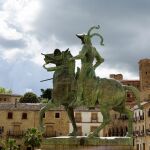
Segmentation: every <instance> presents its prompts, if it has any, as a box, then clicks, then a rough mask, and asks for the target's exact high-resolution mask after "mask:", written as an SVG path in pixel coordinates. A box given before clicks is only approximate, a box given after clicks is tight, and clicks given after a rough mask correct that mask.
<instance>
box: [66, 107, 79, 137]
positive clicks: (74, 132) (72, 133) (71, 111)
mask: <svg viewBox="0 0 150 150" xmlns="http://www.w3.org/2000/svg"><path fill="white" fill-rule="evenodd" d="M65 110H66V111H67V114H68V117H69V119H70V121H71V123H72V127H73V131H72V132H71V133H69V136H76V135H77V125H76V122H75V118H74V109H73V107H68V106H65Z"/></svg>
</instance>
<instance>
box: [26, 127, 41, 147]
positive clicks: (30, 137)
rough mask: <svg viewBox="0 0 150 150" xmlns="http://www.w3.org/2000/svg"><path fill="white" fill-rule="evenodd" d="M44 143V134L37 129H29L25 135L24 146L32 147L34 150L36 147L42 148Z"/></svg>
mask: <svg viewBox="0 0 150 150" xmlns="http://www.w3.org/2000/svg"><path fill="white" fill-rule="evenodd" d="M41 142H42V133H41V132H40V131H38V130H37V129H36V128H29V129H27V131H26V132H25V135H24V144H25V145H26V146H31V147H32V150H34V148H35V147H40V145H41Z"/></svg>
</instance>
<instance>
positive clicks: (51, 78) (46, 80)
mask: <svg viewBox="0 0 150 150" xmlns="http://www.w3.org/2000/svg"><path fill="white" fill-rule="evenodd" d="M52 79H53V78H50V79H45V80H41V81H40V82H44V81H48V80H52Z"/></svg>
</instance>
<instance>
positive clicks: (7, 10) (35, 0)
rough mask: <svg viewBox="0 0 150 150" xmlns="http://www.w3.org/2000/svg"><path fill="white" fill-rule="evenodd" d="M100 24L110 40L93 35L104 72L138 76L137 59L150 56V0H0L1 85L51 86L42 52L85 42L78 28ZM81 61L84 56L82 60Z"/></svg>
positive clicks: (19, 88) (20, 89) (16, 88)
mask: <svg viewBox="0 0 150 150" xmlns="http://www.w3.org/2000/svg"><path fill="white" fill-rule="evenodd" d="M93 25H100V26H101V29H100V30H99V32H100V33H101V35H102V36H103V38H104V44H105V46H103V47H102V46H100V44H99V42H100V41H99V39H98V38H96V37H95V38H93V39H92V41H93V45H94V46H95V47H96V48H97V50H98V51H99V53H100V55H101V56H102V57H103V58H104V59H105V62H104V63H103V64H102V65H101V66H100V67H99V68H98V69H97V70H96V73H97V75H99V76H100V77H107V78H108V77H109V74H111V73H116V74H117V73H122V74H123V75H124V79H138V78H139V68H138V61H139V60H140V59H143V58H150V1H149V0H132V1H131V0H93V1H91V0H0V86H2V87H5V88H9V89H12V90H13V92H14V93H17V94H24V93H25V92H26V91H33V92H35V93H36V94H38V95H40V89H41V88H48V87H52V81H48V82H43V83H40V80H42V79H46V78H51V77H52V74H50V73H48V72H46V70H44V69H43V68H42V65H43V63H44V61H43V57H42V55H41V52H42V53H51V52H53V50H54V49H55V48H59V49H61V50H65V49H67V48H70V51H71V53H72V54H73V55H74V56H75V55H77V54H78V53H79V51H80V50H81V48H82V45H81V41H80V40H79V39H78V38H77V37H76V36H75V34H77V33H83V32H85V33H86V32H87V31H88V30H89V28H90V27H91V26H93ZM77 64H80V62H77Z"/></svg>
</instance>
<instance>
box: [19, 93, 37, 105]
mask: <svg viewBox="0 0 150 150" xmlns="http://www.w3.org/2000/svg"><path fill="white" fill-rule="evenodd" d="M19 102H20V103H38V102H39V99H38V97H37V95H36V94H34V93H32V92H27V93H25V94H24V96H23V97H21V98H20V101H19Z"/></svg>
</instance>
